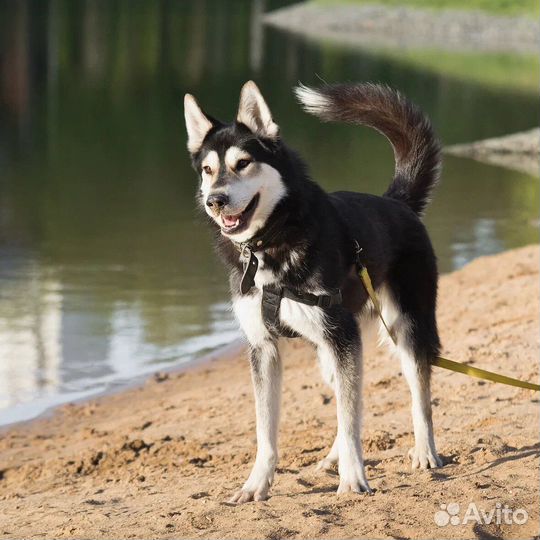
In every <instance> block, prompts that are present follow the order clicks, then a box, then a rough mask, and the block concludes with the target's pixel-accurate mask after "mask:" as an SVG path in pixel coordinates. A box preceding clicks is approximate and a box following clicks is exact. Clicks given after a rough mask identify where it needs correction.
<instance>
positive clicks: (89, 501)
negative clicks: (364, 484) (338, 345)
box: [0, 246, 540, 538]
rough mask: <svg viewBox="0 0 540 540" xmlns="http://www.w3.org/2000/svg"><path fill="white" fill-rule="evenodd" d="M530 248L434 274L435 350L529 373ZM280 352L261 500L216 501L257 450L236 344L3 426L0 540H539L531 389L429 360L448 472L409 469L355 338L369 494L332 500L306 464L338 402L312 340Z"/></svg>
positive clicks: (394, 372) (385, 399)
mask: <svg viewBox="0 0 540 540" xmlns="http://www.w3.org/2000/svg"><path fill="white" fill-rule="evenodd" d="M539 256H540V250H539V247H538V246H530V247H526V248H522V249H518V250H514V251H510V252H506V253H503V254H500V255H497V256H493V257H485V258H480V259H477V260H476V261H474V262H473V263H471V264H469V265H468V266H466V267H465V268H463V269H462V270H460V271H457V272H454V273H452V274H448V275H445V276H443V277H442V278H441V288H440V298H439V312H438V317H439V326H440V331H441V337H442V341H443V344H444V354H445V355H447V356H449V357H450V358H453V359H455V360H459V361H465V362H470V363H471V364H473V365H476V366H478V367H484V368H486V369H490V370H494V371H499V372H502V373H505V374H508V375H511V376H514V377H518V378H522V379H524V380H529V381H538V375H539V370H538V352H539V331H538V330H539V320H538V319H539V292H540V291H539V275H538V267H539V265H538V262H539ZM283 355H284V366H285V372H284V394H283V413H282V422H281V429H280V462H279V468H278V473H277V475H276V480H275V484H274V486H273V488H272V491H271V497H270V499H269V500H268V501H265V502H263V503H249V504H245V505H241V506H236V505H231V504H229V503H227V500H228V498H229V497H230V495H231V494H232V493H233V491H234V490H236V489H237V488H238V487H239V486H240V485H241V483H242V482H243V481H244V480H245V479H246V477H247V474H248V473H249V469H250V465H251V464H252V461H253V459H254V455H255V415H254V409H253V398H252V391H251V383H250V376H249V368H248V363H247V360H246V358H245V353H244V352H243V353H242V354H240V355H236V356H235V357H234V358H228V359H226V360H225V359H223V360H222V359H220V360H217V361H213V362H211V363H208V364H205V365H202V366H199V367H198V368H196V369H194V370H192V371H189V372H183V373H172V374H162V375H157V376H154V377H151V378H150V379H149V380H148V382H147V383H146V384H144V385H143V386H141V387H138V388H132V389H129V390H127V391H124V392H121V393H118V394H115V395H110V396H103V397H100V398H98V399H94V400H91V401H88V402H85V403H81V404H74V405H67V406H63V407H61V408H59V409H58V410H57V411H56V412H55V413H54V414H53V415H51V416H50V417H47V418H44V419H39V420H36V421H33V422H29V423H26V424H21V425H18V426H14V427H12V428H10V429H8V430H4V431H3V432H2V433H1V434H0V436H1V440H0V537H3V538H392V537H393V538H395V537H407V538H435V537H445V538H471V537H480V538H492V537H498V538H501V537H503V538H532V537H533V536H535V535H536V534H538V521H539V508H540V500H539V499H540V497H539V493H538V465H539V453H540V444H539V442H538V425H539V419H540V415H539V407H538V403H539V396H538V394H535V393H533V392H531V391H527V390H521V389H517V388H512V387H507V386H502V385H495V384H492V383H488V382H486V383H484V382H483V381H479V380H476V379H472V378H468V377H465V376H463V375H459V374H454V373H451V372H447V371H444V370H441V369H438V368H434V374H433V403H434V422H435V428H436V436H437V442H438V448H439V452H440V454H441V455H442V457H443V460H444V461H445V466H444V467H443V468H441V469H438V470H432V471H414V472H413V471H411V470H410V465H409V463H408V461H407V458H406V457H405V456H406V453H407V450H408V448H409V447H410V446H411V445H412V442H413V438H412V427H411V419H410V413H409V393H408V390H407V387H406V384H405V382H404V380H403V378H402V377H401V375H400V370H399V364H398V362H397V361H396V359H394V358H392V357H391V355H390V354H389V353H388V351H387V350H385V349H376V348H375V346H374V345H373V344H368V345H367V347H366V354H365V361H364V363H365V378H364V429H363V441H364V452H365V459H366V463H367V475H368V479H369V481H370V484H371V486H372V488H374V489H375V490H376V491H375V494H374V495H373V496H371V497H370V496H367V495H353V494H349V495H344V496H340V497H337V496H336V494H335V490H336V488H337V485H338V479H337V477H336V476H332V475H325V474H322V473H318V472H316V471H315V470H314V469H315V465H316V463H317V461H318V460H319V459H321V458H322V457H324V455H325V453H326V452H327V451H328V450H329V447H330V445H331V443H332V439H333V436H334V434H335V427H336V420H335V400H334V398H333V397H332V395H331V392H330V391H329V390H328V389H327V388H326V387H325V386H324V385H323V383H322V381H321V378H320V376H319V373H318V371H317V366H316V361H315V358H314V352H313V350H312V348H311V347H310V346H309V345H306V344H305V343H303V342H302V341H300V340H289V341H287V342H286V343H284V345H283ZM450 503H458V504H459V505H460V509H459V514H458V517H459V518H460V521H462V520H463V517H464V514H465V511H466V510H467V507H468V506H469V503H475V504H476V507H477V508H478V510H483V511H486V512H489V511H491V510H497V508H498V507H497V504H499V505H501V508H504V505H505V504H507V505H508V506H509V507H510V508H511V509H513V510H516V509H524V510H525V511H526V512H527V513H528V520H527V522H526V523H524V524H522V525H518V524H517V523H512V524H505V523H504V520H498V519H497V514H494V516H493V519H492V522H491V523H490V524H484V523H482V524H479V523H475V522H473V521H470V522H469V523H466V524H461V523H460V524H458V525H452V524H450V523H449V524H447V525H445V526H439V525H437V523H436V522H435V516H436V512H438V511H442V510H441V507H440V505H448V504H450ZM451 508H453V507H451ZM445 515H446V514H444V513H443V514H439V515H438V517H439V518H441V516H442V518H444V516H445ZM519 516H520V517H522V514H520V515H519ZM442 518H441V519H442ZM498 521H502V522H500V523H497V522H498Z"/></svg>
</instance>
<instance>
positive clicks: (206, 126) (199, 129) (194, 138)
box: [184, 94, 213, 154]
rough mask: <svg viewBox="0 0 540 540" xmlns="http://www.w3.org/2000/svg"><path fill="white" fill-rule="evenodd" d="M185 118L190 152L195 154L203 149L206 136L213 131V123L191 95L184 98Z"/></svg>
mask: <svg viewBox="0 0 540 540" xmlns="http://www.w3.org/2000/svg"><path fill="white" fill-rule="evenodd" d="M184 116H185V118H186V129H187V134H188V142H187V147H188V150H189V151H190V152H191V153H192V154H195V153H196V152H198V151H199V150H200V149H201V146H202V143H203V141H204V138H205V137H206V134H207V133H208V132H209V131H210V130H211V129H212V127H213V124H212V122H211V121H210V120H209V119H208V118H207V117H206V116H205V114H204V113H203V112H202V110H201V108H200V107H199V104H198V103H197V101H196V99H195V98H194V97H193V96H192V95H191V94H186V95H185V96H184Z"/></svg>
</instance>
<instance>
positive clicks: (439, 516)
mask: <svg viewBox="0 0 540 540" xmlns="http://www.w3.org/2000/svg"><path fill="white" fill-rule="evenodd" d="M458 514H459V504H458V503H450V504H441V505H440V510H439V511H438V512H436V513H435V516H434V518H435V523H436V524H437V525H438V526H439V527H445V526H446V525H448V524H449V523H451V524H452V525H459V523H460V520H459V516H458Z"/></svg>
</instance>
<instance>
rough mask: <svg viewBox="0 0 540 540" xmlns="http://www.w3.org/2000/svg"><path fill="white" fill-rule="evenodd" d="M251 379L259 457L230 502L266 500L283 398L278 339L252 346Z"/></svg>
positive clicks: (271, 474) (274, 457)
mask: <svg viewBox="0 0 540 540" xmlns="http://www.w3.org/2000/svg"><path fill="white" fill-rule="evenodd" d="M250 362H251V378H252V381H253V390H254V392H255V411H256V414H257V457H256V459H255V464H254V466H253V469H252V470H251V474H250V475H249V478H248V479H247V481H246V483H245V484H244V486H243V487H242V489H241V490H239V491H237V492H236V493H235V494H234V495H233V497H232V498H231V501H230V502H239V503H244V502H249V501H253V500H255V501H263V500H265V499H266V498H267V496H268V491H269V489H270V486H271V485H272V481H273V479H274V471H275V468H276V463H277V432H278V423H279V408H280V397H281V371H282V369H281V359H280V357H279V351H278V347H277V341H276V340H272V339H268V340H267V341H265V342H264V343H262V344H261V345H258V346H256V347H253V346H252V347H251V351H250Z"/></svg>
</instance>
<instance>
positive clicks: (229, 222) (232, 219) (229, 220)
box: [221, 214, 239, 227]
mask: <svg viewBox="0 0 540 540" xmlns="http://www.w3.org/2000/svg"><path fill="white" fill-rule="evenodd" d="M221 219H222V220H223V225H225V227H232V226H233V225H236V223H237V222H238V219H239V216H226V215H224V214H223V215H222V216H221Z"/></svg>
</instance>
